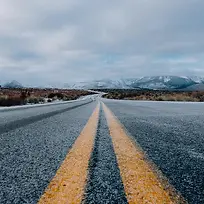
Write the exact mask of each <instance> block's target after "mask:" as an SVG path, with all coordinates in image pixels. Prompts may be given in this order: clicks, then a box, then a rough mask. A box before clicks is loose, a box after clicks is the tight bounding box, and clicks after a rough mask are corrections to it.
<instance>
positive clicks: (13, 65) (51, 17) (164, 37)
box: [0, 0, 204, 85]
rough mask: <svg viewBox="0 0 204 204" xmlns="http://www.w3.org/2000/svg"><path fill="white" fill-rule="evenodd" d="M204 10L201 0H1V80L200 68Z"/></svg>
mask: <svg viewBox="0 0 204 204" xmlns="http://www.w3.org/2000/svg"><path fill="white" fill-rule="evenodd" d="M203 11H204V1H203V0H57V1H51V0H33V1H31V0H1V1H0V80H1V83H3V82H5V81H9V80H12V79H16V80H18V81H19V82H21V83H23V84H26V85H47V84H57V83H64V82H74V81H86V80H93V79H101V78H114V79H115V78H126V77H141V76H150V75H197V76H204V12H203Z"/></svg>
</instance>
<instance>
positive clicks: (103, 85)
mask: <svg viewBox="0 0 204 204" xmlns="http://www.w3.org/2000/svg"><path fill="white" fill-rule="evenodd" d="M197 84H204V78H201V77H185V76H182V77H179V76H152V77H141V78H131V79H130V78H129V79H119V80H111V79H108V80H107V79H106V80H96V81H90V82H80V83H76V84H72V85H70V84H69V86H68V84H66V85H65V88H75V89H165V90H167V89H171V90H172V89H177V90H178V89H186V88H187V87H197V86H194V85H197ZM199 87H202V86H199Z"/></svg>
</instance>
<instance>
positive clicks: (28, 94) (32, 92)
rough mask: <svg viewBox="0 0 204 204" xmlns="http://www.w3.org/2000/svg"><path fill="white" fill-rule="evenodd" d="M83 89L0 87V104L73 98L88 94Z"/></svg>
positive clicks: (88, 93)
mask: <svg viewBox="0 0 204 204" xmlns="http://www.w3.org/2000/svg"><path fill="white" fill-rule="evenodd" d="M90 94H93V93H90V92H88V91H84V90H68V89H32V88H30V89H3V88H1V89H0V106H14V105H24V104H27V103H31V104H37V103H45V102H46V101H47V100H46V99H47V98H49V102H51V101H54V100H57V99H59V100H64V101H66V100H75V99H77V98H79V97H81V96H86V95H90Z"/></svg>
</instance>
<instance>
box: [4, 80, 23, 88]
mask: <svg viewBox="0 0 204 204" xmlns="http://www.w3.org/2000/svg"><path fill="white" fill-rule="evenodd" d="M3 87H4V88H23V85H22V84H21V83H19V82H18V81H16V80H13V81H11V82H8V83H6V84H4V85H3Z"/></svg>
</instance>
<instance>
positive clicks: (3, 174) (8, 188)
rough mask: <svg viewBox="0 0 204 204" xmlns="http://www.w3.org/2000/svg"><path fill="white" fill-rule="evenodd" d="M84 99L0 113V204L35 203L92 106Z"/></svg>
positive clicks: (88, 115) (86, 118) (83, 123)
mask: <svg viewBox="0 0 204 204" xmlns="http://www.w3.org/2000/svg"><path fill="white" fill-rule="evenodd" d="M87 102H90V100H87V101H79V102H74V103H67V104H63V105H53V106H48V107H46V106H45V107H36V108H31V109H25V110H24V109H18V110H14V111H7V112H2V113H0V118H1V119H0V121H1V124H0V203H3V204H4V203H29V204H31V203H37V201H38V199H39V198H40V196H41V195H42V193H43V191H44V190H45V188H46V187H47V185H48V183H49V182H50V180H51V179H52V177H53V176H54V175H55V173H56V171H57V169H58V168H59V166H60V164H61V163H62V161H63V160H64V158H65V156H66V154H67V152H68V151H69V149H70V148H71V146H72V145H73V143H74V141H75V140H76V138H77V137H78V135H79V134H80V132H81V130H82V129H83V127H84V126H85V124H86V122H87V120H88V118H89V117H90V115H91V114H92V112H93V110H94V108H95V106H96V102H91V103H89V104H87V105H83V106H79V105H82V104H84V103H87ZM76 106H79V107H76ZM33 118H34V119H33Z"/></svg>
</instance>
